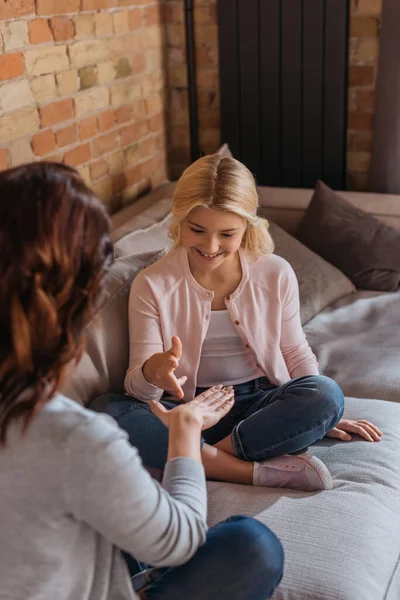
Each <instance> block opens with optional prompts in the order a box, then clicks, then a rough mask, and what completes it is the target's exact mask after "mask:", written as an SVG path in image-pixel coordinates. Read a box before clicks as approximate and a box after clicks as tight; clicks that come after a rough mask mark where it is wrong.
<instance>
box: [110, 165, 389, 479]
mask: <svg viewBox="0 0 400 600" xmlns="http://www.w3.org/2000/svg"><path fill="white" fill-rule="evenodd" d="M257 205H258V196H257V190H256V186H255V182H254V178H253V176H252V175H251V173H250V172H249V171H248V169H247V168H246V167H245V166H244V165H243V164H241V163H240V162H239V161H237V160H235V159H233V158H221V157H220V156H219V155H212V156H206V157H203V158H201V159H199V160H198V161H196V162H195V163H194V164H192V165H191V166H190V167H189V168H188V169H186V171H185V172H184V173H183V175H182V177H181V178H180V180H179V182H178V184H177V187H176V190H175V194H174V199H173V207H172V225H171V228H170V236H171V238H172V240H173V242H174V246H173V249H172V251H171V252H170V253H169V254H167V255H166V256H165V257H163V258H162V259H161V260H160V261H158V262H157V263H155V264H154V265H152V266H150V267H149V268H148V269H146V270H145V271H144V272H142V273H141V274H140V275H139V276H138V277H137V278H136V279H135V281H134V283H133V285H132V289H131V295H130V304H129V321H130V363H129V368H128V371H127V374H126V378H125V389H126V391H127V392H128V393H129V394H130V395H131V396H132V397H133V398H134V399H135V400H133V399H132V398H127V397H126V396H125V397H118V396H113V397H110V396H109V397H107V398H102V399H101V404H102V408H103V409H105V410H106V411H107V412H109V413H110V414H112V415H113V416H114V417H115V418H116V419H117V421H118V422H119V424H120V425H121V426H122V427H123V428H124V429H126V430H127V431H128V432H129V434H130V436H131V438H132V439H135V440H136V444H137V445H138V448H139V451H140V453H141V455H142V457H143V460H144V462H145V464H147V465H149V466H151V467H153V468H159V469H160V468H162V466H163V464H164V462H165V458H166V436H165V433H164V432H163V431H162V428H161V427H160V425H159V424H158V423H157V422H156V421H155V419H154V417H153V416H152V415H151V413H150V412H149V410H143V408H144V406H143V401H146V400H148V399H160V398H161V397H162V402H163V403H164V405H165V406H166V407H168V408H172V407H173V406H176V405H177V399H178V400H179V401H180V400H182V399H184V400H186V399H190V398H191V397H192V396H193V394H194V393H201V391H202V390H204V389H205V388H206V387H208V386H210V385H215V384H223V385H233V386H234V390H235V405H234V407H233V409H232V410H231V411H230V413H229V414H228V415H227V416H226V417H224V418H223V419H221V421H220V422H219V423H218V424H217V425H216V426H215V427H213V428H210V429H209V430H207V431H206V432H204V434H203V441H204V444H203V447H202V459H203V464H204V466H205V470H206V475H207V476H209V477H211V478H213V479H218V480H224V481H233V482H238V483H246V484H253V485H265V486H271V487H289V488H296V489H302V490H321V489H330V488H331V487H332V485H333V484H332V478H331V476H330V474H329V471H328V469H327V468H326V466H325V465H324V464H323V463H322V462H321V461H320V460H318V459H317V458H315V457H312V456H310V455H309V454H307V453H305V450H306V448H307V447H308V446H310V445H311V444H313V443H314V442H315V441H316V440H319V439H321V438H322V437H324V436H325V435H326V436H328V437H336V438H339V439H341V440H348V439H351V435H350V433H356V434H360V435H361V436H363V437H364V438H365V439H367V440H368V441H379V439H380V435H381V433H380V431H379V430H378V429H377V427H375V426H374V425H373V424H371V423H368V422H367V421H362V420H361V421H351V420H347V419H344V420H343V419H341V417H342V414H343V406H344V398H343V393H342V391H341V389H340V388H339V386H338V385H337V384H336V383H335V382H334V381H332V380H331V379H329V378H327V377H322V376H320V375H319V374H318V365H317V361H316V358H315V356H314V354H313V353H312V352H311V350H310V348H309V345H308V343H307V341H306V338H305V335H304V333H303V330H302V327H301V323H300V315H299V295H298V285H297V280H296V277H295V274H294V272H293V270H292V268H291V267H290V265H289V264H288V263H287V262H286V261H285V260H283V259H282V258H280V257H278V256H276V255H273V254H272V251H273V242H272V240H271V237H270V235H269V232H268V222H267V221H266V220H264V219H261V218H259V217H257ZM171 338H172V346H171ZM165 392H167V393H168V395H169V397H167V394H166V393H165ZM171 395H172V396H173V398H171ZM138 400H139V401H140V402H138ZM139 406H140V407H141V410H138V407H139ZM150 431H151V436H150V435H149V432H150Z"/></svg>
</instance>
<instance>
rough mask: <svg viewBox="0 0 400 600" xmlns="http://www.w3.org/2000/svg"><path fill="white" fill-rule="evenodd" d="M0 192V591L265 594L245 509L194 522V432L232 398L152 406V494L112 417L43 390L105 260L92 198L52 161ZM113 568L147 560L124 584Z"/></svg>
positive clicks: (103, 232)
mask: <svg viewBox="0 0 400 600" xmlns="http://www.w3.org/2000/svg"><path fill="white" fill-rule="evenodd" d="M0 199H1V201H0V489H1V496H0V513H1V542H0V582H1V583H0V596H1V598H7V599H10V600H11V599H15V600H22V599H25V598H35V599H37V600H54V599H55V598H57V600H63V599H65V600H67V599H71V600H72V599H79V600H112V599H115V598H120V599H121V600H133V599H135V598H139V597H140V598H148V599H150V600H153V599H154V600H179V599H181V600H183V599H185V600H186V599H187V598H192V599H194V600H200V598H219V599H222V600H228V599H229V600H231V599H232V598H240V599H248V600H264V598H266V597H268V598H269V597H270V596H271V594H272V593H273V590H274V589H275V587H276V586H277V584H278V583H279V581H280V578H281V576H282V565H283V552H282V547H281V544H280V542H279V541H278V540H277V538H276V537H275V536H274V535H273V534H272V533H271V532H270V531H269V530H268V529H267V528H266V527H264V526H263V525H261V524H260V523H258V522H257V521H255V520H254V519H250V518H247V517H233V518H232V519H229V520H228V521H226V522H224V523H221V524H219V525H217V526H216V527H214V528H213V529H212V530H210V531H209V532H208V533H207V528H206V523H205V518H206V488H205V477H204V470H203V467H202V465H201V458H200V433H201V430H202V429H204V428H207V427H213V426H214V425H216V424H217V423H218V421H219V420H220V419H221V418H223V417H224V416H225V415H227V414H228V412H229V410H230V409H231V408H232V404H233V399H232V391H231V390H229V389H228V390H223V389H222V388H221V386H219V387H218V388H213V389H211V390H209V391H207V392H205V393H203V394H201V395H200V396H199V397H198V398H197V399H195V400H193V401H192V402H190V401H189V402H188V403H187V404H181V405H179V406H176V407H175V408H174V409H173V410H171V411H169V412H167V411H166V410H165V408H164V407H163V406H162V405H160V404H159V403H157V402H154V403H153V410H154V413H155V415H157V416H155V417H154V418H155V419H157V417H159V418H160V419H161V421H162V423H163V424H161V421H160V425H161V427H163V429H165V431H168V429H167V428H169V433H170V438H169V443H168V450H167V452H168V457H167V461H168V462H167V464H166V467H165V474H164V480H163V487H161V486H160V485H159V484H158V483H156V482H155V481H154V480H153V479H151V477H150V476H149V474H148V473H147V471H145V469H144V468H143V467H142V465H141V461H140V459H139V458H138V454H137V451H136V449H135V448H133V447H132V446H130V445H129V443H128V442H127V440H126V434H125V432H123V431H121V430H120V429H119V428H118V427H117V425H116V424H115V422H114V421H113V420H112V419H109V418H108V417H104V416H101V415H96V414H95V413H93V412H91V411H88V410H85V409H84V408H82V407H81V406H79V405H78V404H77V403H75V402H73V401H72V400H70V399H68V398H66V397H64V396H62V395H61V394H59V393H58V392H57V389H58V388H59V387H60V385H61V382H62V380H63V378H64V376H66V374H67V371H68V370H69V369H71V367H73V365H74V364H76V362H77V361H78V359H79V357H80V355H81V352H82V332H83V328H84V326H85V324H86V323H87V321H88V319H89V317H90V316H91V313H92V310H93V308H94V307H95V306H96V305H97V302H98V300H99V296H100V294H101V291H102V289H103V288H104V282H105V275H106V272H107V269H108V267H109V266H110V264H111V262H112V247H111V244H110V239H109V226H108V219H107V216H106V213H105V211H104V209H103V207H102V206H101V205H100V203H99V202H98V201H97V199H96V198H95V197H94V195H93V193H92V192H91V191H90V190H89V189H88V188H87V187H86V186H85V184H84V183H83V181H82V179H81V178H80V177H79V175H78V174H77V173H76V172H75V171H74V170H73V169H70V168H68V167H66V166H63V165H57V164H51V163H47V164H46V163H37V164H34V165H27V166H23V167H18V168H15V169H11V170H8V171H5V172H3V173H0ZM201 545H202V548H200V549H198V548H199V546H201ZM120 549H121V550H124V551H125V552H126V553H128V554H126V555H125V559H126V560H124V556H123V554H122V552H121V551H120ZM132 555H133V556H134V557H135V559H136V560H135V559H134V558H133V556H132ZM138 561H143V562H144V563H146V565H143V564H142V563H138ZM187 561H188V562H187ZM183 563H186V564H183ZM127 564H129V565H130V566H131V569H132V570H131V575H132V574H135V573H137V571H142V569H143V567H144V566H147V565H148V564H150V565H153V566H154V565H155V566H157V567H160V568H159V569H157V570H156V569H154V568H149V569H147V570H146V571H144V572H143V571H142V572H141V573H138V574H136V576H135V577H134V579H133V581H131V579H130V575H129V572H128V567H127ZM176 565H183V566H176ZM173 566H174V568H169V567H173ZM135 589H137V590H138V591H139V594H140V596H139V595H138V594H137V593H136V592H135Z"/></svg>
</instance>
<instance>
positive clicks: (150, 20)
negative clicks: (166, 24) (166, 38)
mask: <svg viewBox="0 0 400 600" xmlns="http://www.w3.org/2000/svg"><path fill="white" fill-rule="evenodd" d="M160 9H161V6H160V5H159V4H153V5H152V6H148V7H146V9H145V24H146V27H150V26H151V25H158V23H160V21H161V16H160Z"/></svg>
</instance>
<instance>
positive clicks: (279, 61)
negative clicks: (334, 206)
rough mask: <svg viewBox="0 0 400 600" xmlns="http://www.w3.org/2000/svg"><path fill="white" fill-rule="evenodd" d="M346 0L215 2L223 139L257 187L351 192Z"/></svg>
mask: <svg viewBox="0 0 400 600" xmlns="http://www.w3.org/2000/svg"><path fill="white" fill-rule="evenodd" d="M348 24H349V0H218V28H219V53H220V87H221V130H222V133H221V136H222V141H223V142H228V144H229V146H230V147H231V150H232V152H233V154H234V156H235V157H236V158H238V159H239V160H241V161H242V162H244V163H245V164H246V165H247V166H248V167H249V169H250V170H251V171H252V172H253V173H254V174H255V176H256V178H257V181H258V183H259V184H260V185H271V186H284V187H314V184H315V181H316V180H317V179H318V178H320V179H323V180H324V181H325V182H326V183H327V184H328V185H329V186H331V187H333V188H336V189H343V188H344V187H345V179H346V178H345V174H346V145H347V140H346V121H347V71H348Z"/></svg>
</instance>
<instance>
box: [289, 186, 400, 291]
mask: <svg viewBox="0 0 400 600" xmlns="http://www.w3.org/2000/svg"><path fill="white" fill-rule="evenodd" d="M296 237H297V238H298V239H299V240H300V241H301V242H303V244H305V245H306V246H308V247H309V248H311V250H314V252H317V254H319V255H320V256H322V257H323V258H325V260H327V261H329V262H330V263H332V264H333V265H335V266H336V267H337V268H338V269H340V270H341V271H343V273H345V274H346V275H347V276H348V277H349V278H350V279H351V280H352V282H353V283H354V285H355V286H356V287H357V288H358V289H360V290H379V291H382V292H394V291H396V290H398V289H399V287H400V232H399V231H396V230H395V229H394V228H393V227H390V226H389V225H387V224H386V223H384V222H383V221H380V220H379V219H376V218H375V217H374V216H372V215H370V214H368V213H367V212H365V211H363V210H361V209H360V208H357V207H356V206H353V204H351V203H350V202H348V201H347V200H345V199H344V198H341V196H339V195H338V194H336V193H335V192H334V191H333V190H331V189H330V188H329V187H327V186H326V185H325V184H324V183H322V181H318V183H317V186H316V188H315V192H314V195H313V197H312V199H311V202H310V204H309V206H308V208H307V211H306V214H305V216H304V219H303V220H302V222H301V223H300V225H299V227H298V229H297V231H296Z"/></svg>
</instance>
